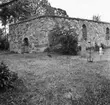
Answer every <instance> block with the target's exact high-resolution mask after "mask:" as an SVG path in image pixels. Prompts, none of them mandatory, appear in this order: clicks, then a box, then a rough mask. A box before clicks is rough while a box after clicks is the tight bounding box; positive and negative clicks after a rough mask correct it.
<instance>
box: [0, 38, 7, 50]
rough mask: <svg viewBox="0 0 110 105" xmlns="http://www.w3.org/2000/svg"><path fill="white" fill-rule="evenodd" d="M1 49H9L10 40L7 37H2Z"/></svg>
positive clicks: (0, 40)
mask: <svg viewBox="0 0 110 105" xmlns="http://www.w3.org/2000/svg"><path fill="white" fill-rule="evenodd" d="M0 49H1V50H8V49H9V42H7V40H6V39H0Z"/></svg>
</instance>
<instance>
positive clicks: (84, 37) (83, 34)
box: [82, 24, 87, 40]
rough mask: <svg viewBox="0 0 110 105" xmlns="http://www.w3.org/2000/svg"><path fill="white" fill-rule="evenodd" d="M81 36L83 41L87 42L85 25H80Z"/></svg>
mask: <svg viewBox="0 0 110 105" xmlns="http://www.w3.org/2000/svg"><path fill="white" fill-rule="evenodd" d="M82 36H83V39H84V40H87V28H86V25H85V24H83V25H82Z"/></svg>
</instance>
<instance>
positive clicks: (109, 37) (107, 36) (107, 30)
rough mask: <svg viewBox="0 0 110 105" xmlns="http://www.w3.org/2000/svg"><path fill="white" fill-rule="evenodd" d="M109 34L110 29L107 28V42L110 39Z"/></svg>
mask: <svg viewBox="0 0 110 105" xmlns="http://www.w3.org/2000/svg"><path fill="white" fill-rule="evenodd" d="M109 34H110V30H109V28H108V27H107V28H106V40H109V38H110V36H109Z"/></svg>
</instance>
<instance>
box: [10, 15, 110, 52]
mask: <svg viewBox="0 0 110 105" xmlns="http://www.w3.org/2000/svg"><path fill="white" fill-rule="evenodd" d="M57 23H58V24H60V25H64V26H65V27H66V23H68V24H70V26H71V27H72V28H74V29H75V31H76V33H77V35H78V43H79V44H80V45H82V43H85V46H86V47H88V46H89V42H90V41H91V44H92V46H94V44H95V42H96V43H97V44H100V43H103V44H105V45H107V46H110V40H106V28H109V29H110V24H109V23H104V22H94V21H91V20H86V19H76V18H65V17H41V18H36V19H32V20H29V21H25V22H20V23H17V24H13V25H10V34H9V42H10V51H15V52H19V53H21V52H22V43H23V39H24V38H25V37H27V38H28V40H29V52H30V53H33V52H43V51H44V49H45V48H47V47H48V45H49V36H48V35H49V33H50V30H52V29H53V27H54V26H55V25H56V24H57ZM83 25H86V28H87V41H84V39H83V33H82V26H83Z"/></svg>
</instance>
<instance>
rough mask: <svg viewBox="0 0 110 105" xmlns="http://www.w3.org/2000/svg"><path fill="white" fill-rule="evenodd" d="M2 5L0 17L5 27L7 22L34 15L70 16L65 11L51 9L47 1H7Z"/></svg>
mask: <svg viewBox="0 0 110 105" xmlns="http://www.w3.org/2000/svg"><path fill="white" fill-rule="evenodd" d="M1 1H2V2H3V0H1ZM6 1H7V2H6ZM2 5H4V6H3V7H2V8H1V11H0V17H1V20H2V22H3V25H5V24H6V23H7V20H8V21H9V22H12V21H14V22H17V21H20V20H24V19H27V18H28V17H30V16H33V15H37V16H42V15H51V16H54V15H55V16H56V15H57V16H68V15H67V13H66V11H65V10H62V9H59V8H58V9H57V8H53V7H51V5H50V3H49V2H48V1H47V0H12V1H9V0H5V2H3V4H2Z"/></svg>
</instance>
